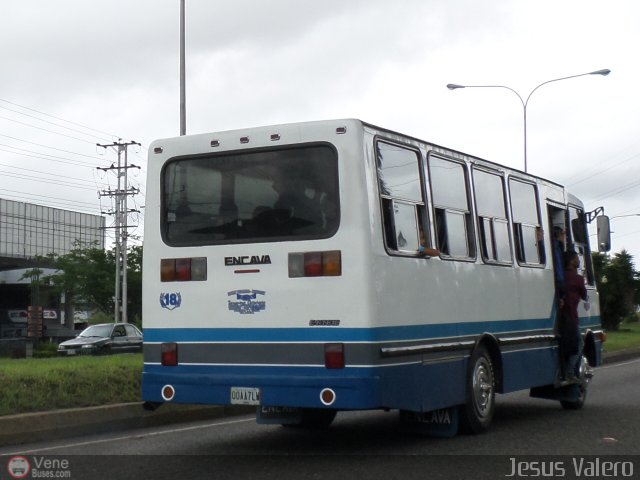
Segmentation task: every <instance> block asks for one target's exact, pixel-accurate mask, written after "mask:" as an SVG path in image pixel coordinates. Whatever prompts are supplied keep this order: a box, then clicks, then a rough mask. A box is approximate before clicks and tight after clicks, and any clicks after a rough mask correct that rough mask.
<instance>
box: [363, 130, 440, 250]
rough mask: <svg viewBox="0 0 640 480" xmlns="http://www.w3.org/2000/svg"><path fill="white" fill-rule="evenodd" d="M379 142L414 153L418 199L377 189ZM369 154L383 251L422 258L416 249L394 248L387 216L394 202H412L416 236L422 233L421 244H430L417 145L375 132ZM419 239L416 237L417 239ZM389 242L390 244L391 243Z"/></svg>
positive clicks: (392, 225)
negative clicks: (373, 174)
mask: <svg viewBox="0 0 640 480" xmlns="http://www.w3.org/2000/svg"><path fill="white" fill-rule="evenodd" d="M380 143H383V144H387V145H391V146H393V147H397V148H402V149H404V150H406V151H408V152H411V153H413V154H415V155H416V167H417V169H418V181H419V182H420V197H421V202H416V201H415V200H414V199H410V198H406V197H395V196H393V195H390V194H387V193H383V191H382V188H381V178H382V177H381V169H380V167H379V163H378V162H379V159H378V145H379V144H380ZM373 156H374V162H375V176H376V188H377V192H378V200H379V205H380V213H381V215H380V219H381V227H382V239H383V243H384V248H385V251H386V252H387V254H388V255H391V256H399V257H408V258H416V257H418V258H422V257H424V255H423V254H422V253H421V252H419V251H417V250H403V249H401V248H399V247H398V245H397V244H396V241H395V239H396V235H397V233H396V232H397V230H396V222H395V221H393V222H391V220H390V215H392V214H393V207H394V204H395V203H398V204H401V205H413V206H414V215H415V219H416V232H417V233H418V235H420V232H422V235H423V236H424V241H425V247H427V248H429V247H430V246H431V245H432V243H433V242H432V241H431V232H430V228H429V218H428V201H427V198H428V197H427V194H426V192H425V185H426V182H425V178H424V171H423V164H424V157H423V155H422V151H421V150H420V148H418V147H416V146H414V145H410V144H406V143H402V142H399V141H397V140H393V139H390V138H388V137H384V136H380V135H376V136H375V137H374V139H373ZM394 220H395V218H394ZM391 237H393V239H394V240H393V242H391V241H390V238H391ZM419 241H420V238H419V237H418V242H419ZM391 243H393V245H392V244H391Z"/></svg>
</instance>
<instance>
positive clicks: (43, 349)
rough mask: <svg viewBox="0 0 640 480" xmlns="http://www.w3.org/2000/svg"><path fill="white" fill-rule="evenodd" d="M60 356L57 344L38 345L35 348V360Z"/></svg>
mask: <svg viewBox="0 0 640 480" xmlns="http://www.w3.org/2000/svg"><path fill="white" fill-rule="evenodd" d="M57 355H58V344H56V343H44V342H43V343H37V344H36V345H34V347H33V357H34V358H51V357H55V356H57Z"/></svg>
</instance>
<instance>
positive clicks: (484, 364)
mask: <svg viewBox="0 0 640 480" xmlns="http://www.w3.org/2000/svg"><path fill="white" fill-rule="evenodd" d="M495 385H496V381H495V375H494V369H493V364H492V362H491V357H490V356H489V352H488V351H487V349H486V348H485V347H484V346H479V347H477V348H476V349H475V350H474V351H473V353H472V355H471V359H470V360H469V373H468V374H467V398H466V402H465V404H464V405H463V406H462V407H461V408H460V421H461V426H462V429H463V431H465V432H467V433H482V432H484V431H486V430H487V428H488V427H489V425H490V424H491V419H492V418H493V412H494V410H495V395H496V392H495Z"/></svg>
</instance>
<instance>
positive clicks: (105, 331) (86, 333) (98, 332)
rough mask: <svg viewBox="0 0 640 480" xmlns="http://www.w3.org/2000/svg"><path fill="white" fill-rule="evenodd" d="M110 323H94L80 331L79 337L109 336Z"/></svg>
mask: <svg viewBox="0 0 640 480" xmlns="http://www.w3.org/2000/svg"><path fill="white" fill-rule="evenodd" d="M112 328H113V327H112V326H111V325H94V326H92V327H89V328H87V329H85V330H83V331H82V333H81V334H80V335H79V336H80V337H110V336H111V329H112Z"/></svg>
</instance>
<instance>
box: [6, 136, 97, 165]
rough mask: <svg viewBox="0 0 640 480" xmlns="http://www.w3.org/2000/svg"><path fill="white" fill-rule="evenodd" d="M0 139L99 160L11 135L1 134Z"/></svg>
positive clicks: (93, 156)
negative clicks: (3, 138)
mask: <svg viewBox="0 0 640 480" xmlns="http://www.w3.org/2000/svg"><path fill="white" fill-rule="evenodd" d="M0 137H5V138H10V139H11V140H17V141H19V142H24V143H29V144H31V145H36V146H38V147H44V148H50V149H51V150H55V151H57V152H63V153H70V154H72V155H79V156H81V157H87V158H94V159H98V160H101V159H100V157H96V156H95V155H87V154H85V153H77V152H72V151H70V150H63V149H61V148H55V147H51V146H49V145H43V144H42V143H35V142H30V141H29V140H24V139H22V138H18V137H12V136H11V135H5V134H3V133H0Z"/></svg>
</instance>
